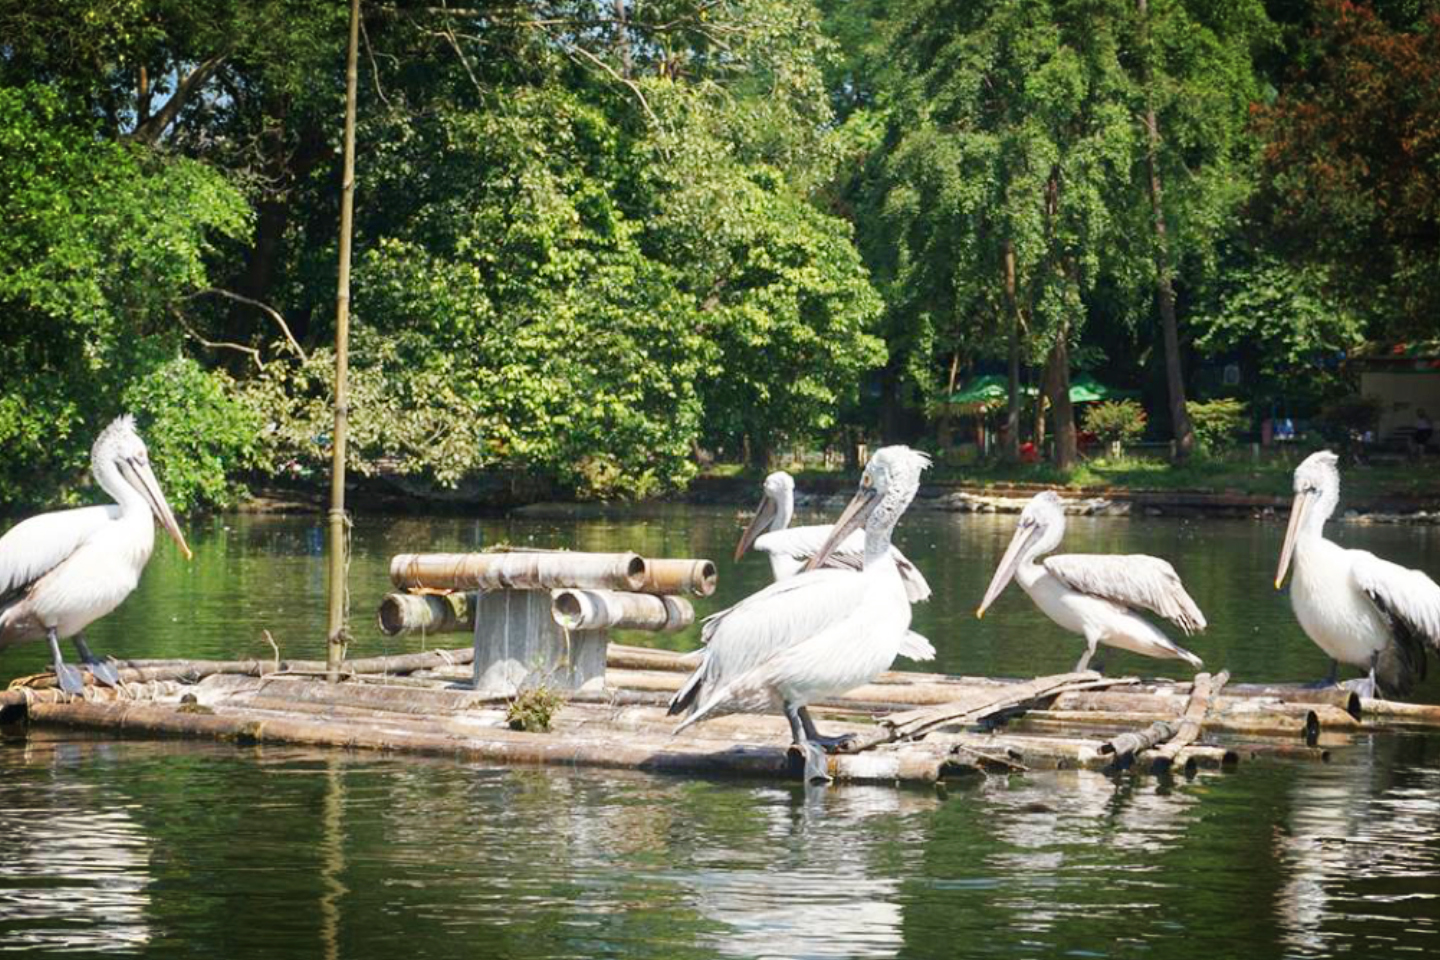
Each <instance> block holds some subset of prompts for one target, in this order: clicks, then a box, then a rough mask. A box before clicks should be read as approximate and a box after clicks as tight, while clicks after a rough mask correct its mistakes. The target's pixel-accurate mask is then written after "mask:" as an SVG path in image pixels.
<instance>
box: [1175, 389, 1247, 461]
mask: <svg viewBox="0 0 1440 960" xmlns="http://www.w3.org/2000/svg"><path fill="white" fill-rule="evenodd" d="M1185 410H1186V412H1187V413H1189V414H1190V426H1191V427H1193V428H1194V430H1195V440H1196V442H1197V443H1198V444H1199V446H1200V448H1201V449H1202V450H1207V451H1210V450H1216V449H1219V447H1220V446H1221V445H1223V444H1224V443H1225V441H1227V440H1232V439H1234V437H1235V435H1236V434H1238V433H1239V432H1240V431H1241V430H1243V429H1244V428H1245V424H1246V422H1247V420H1248V419H1249V416H1248V414H1247V413H1246V412H1245V404H1244V403H1242V402H1240V401H1239V400H1233V399H1224V400H1211V401H1209V402H1208V403H1187V404H1185Z"/></svg>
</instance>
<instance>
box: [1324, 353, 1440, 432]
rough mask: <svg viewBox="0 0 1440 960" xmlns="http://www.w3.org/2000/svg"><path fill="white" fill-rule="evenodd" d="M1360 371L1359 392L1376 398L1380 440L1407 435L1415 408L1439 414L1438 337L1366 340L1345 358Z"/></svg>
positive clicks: (1430, 416)
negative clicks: (1398, 340)
mask: <svg viewBox="0 0 1440 960" xmlns="http://www.w3.org/2000/svg"><path fill="white" fill-rule="evenodd" d="M1346 365H1347V366H1348V367H1349V368H1350V369H1351V370H1358V371H1359V372H1360V393H1361V395H1362V396H1366V397H1374V398H1376V399H1377V400H1379V401H1380V423H1379V424H1378V426H1377V429H1376V434H1377V436H1378V437H1379V438H1380V439H1381V440H1391V439H1398V438H1408V436H1409V434H1410V432H1411V431H1412V430H1414V428H1415V418H1416V416H1417V414H1418V412H1419V411H1421V410H1423V411H1425V414H1426V416H1427V418H1428V419H1430V420H1431V421H1434V420H1435V418H1436V417H1437V416H1440V341H1436V340H1420V341H1412V342H1410V343H1385V344H1382V343H1367V344H1365V345H1364V346H1362V347H1359V348H1357V349H1355V350H1353V351H1351V353H1350V356H1349V357H1348V358H1347V360H1346Z"/></svg>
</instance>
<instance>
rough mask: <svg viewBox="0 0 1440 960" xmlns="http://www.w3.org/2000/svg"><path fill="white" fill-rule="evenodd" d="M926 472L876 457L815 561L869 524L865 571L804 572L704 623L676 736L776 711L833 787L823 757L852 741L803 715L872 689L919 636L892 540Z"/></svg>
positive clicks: (675, 704) (917, 457) (813, 772)
mask: <svg viewBox="0 0 1440 960" xmlns="http://www.w3.org/2000/svg"><path fill="white" fill-rule="evenodd" d="M929 464H930V460H929V458H928V457H926V456H925V455H924V454H922V453H918V452H916V451H914V450H911V449H909V448H908V447H884V448H882V449H880V450H877V451H876V452H875V455H874V456H873V457H871V459H870V462H869V464H867V465H866V467H865V474H864V476H862V477H861V479H860V489H859V492H857V493H856V494H855V497H854V499H852V500H851V501H850V504H849V506H847V507H846V508H845V510H844V512H843V513H841V515H840V519H839V520H837V521H836V522H835V526H834V529H833V530H831V532H830V536H829V537H828V538H827V539H826V541H825V542H824V543H823V544H821V546H820V549H819V550H818V551H817V552H816V553H815V555H814V556H813V557H812V558H811V559H810V561H809V565H810V567H812V568H814V567H820V566H821V565H823V564H824V563H825V560H826V558H827V557H828V556H829V554H830V553H831V551H833V550H834V549H835V548H836V547H837V546H838V545H839V544H840V543H842V542H843V541H844V540H845V538H846V537H847V536H849V535H850V533H851V531H853V530H855V529H857V528H859V527H860V526H861V525H862V524H863V525H864V527H865V555H864V563H863V566H862V569H860V570H851V569H839V570H835V569H807V570H805V571H802V572H801V573H798V574H796V575H795V576H793V577H790V578H789V579H787V580H782V581H780V582H779V583H773V584H771V585H770V586H768V587H766V588H765V589H763V590H761V591H759V592H758V593H754V594H751V595H750V596H749V597H747V598H745V599H744V600H742V601H740V602H739V603H738V604H736V605H735V606H733V607H730V608H729V609H728V610H722V611H721V612H719V613H717V614H713V615H712V616H710V617H707V618H706V621H705V626H704V628H703V630H702V631H701V638H702V640H703V641H704V642H705V645H706V646H705V651H704V653H703V654H702V656H701V660H700V666H699V667H698V668H696V670H695V672H694V673H693V674H691V675H690V678H689V679H688V680H687V681H686V682H685V684H684V686H682V687H681V688H680V692H679V693H677V694H676V695H675V697H674V699H672V700H671V701H670V713H671V715H675V714H679V713H682V712H686V711H688V713H689V715H688V717H687V718H686V720H685V722H684V723H682V724H680V726H679V727H677V728H676V731H675V732H676V733H679V732H680V731H681V730H684V729H685V728H686V727H688V726H690V725H691V724H693V723H697V722H699V721H700V720H703V719H705V718H706V717H712V716H722V715H724V714H727V713H741V712H745V713H759V712H766V711H771V710H775V709H777V708H778V709H779V710H780V711H781V712H783V713H784V714H785V718H786V719H787V720H788V721H789V722H790V735H791V737H792V739H793V740H794V742H795V745H796V746H797V747H798V748H799V749H800V751H801V752H802V754H803V755H804V757H805V776H806V779H807V780H814V779H821V780H823V779H827V776H826V773H825V760H824V755H823V751H825V750H834V749H836V748H838V747H839V746H840V745H841V744H843V743H844V741H845V740H846V739H847V738H845V737H824V736H821V735H820V733H819V732H818V731H817V730H816V729H815V724H814V722H813V721H812V720H811V719H810V715H809V713H808V712H807V711H806V709H805V706H806V704H808V703H810V702H811V701H813V700H817V699H820V698H822V697H827V696H833V695H834V694H838V693H843V692H845V691H846V690H849V689H851V688H852V687H856V686H859V685H860V684H862V683H868V682H869V681H871V680H873V679H874V678H875V677H876V676H878V675H879V674H880V673H881V672H882V671H883V670H885V669H886V668H887V667H889V666H890V664H891V662H892V661H893V660H894V659H895V656H896V654H897V653H899V652H900V649H901V647H902V645H904V644H905V643H907V639H908V638H909V637H912V636H915V635H914V634H911V633H910V601H909V600H908V599H907V598H906V595H905V584H904V582H903V581H902V580H901V579H900V572H899V570H898V569H897V567H896V564H895V558H894V555H893V553H892V551H891V549H890V534H891V531H892V530H894V528H895V523H896V521H898V520H899V519H900V515H901V514H902V513H904V512H905V508H906V507H907V506H909V505H910V501H911V500H912V499H914V497H915V491H916V490H917V489H919V486H920V473H921V471H922V470H924V469H925V468H926V467H927V466H929Z"/></svg>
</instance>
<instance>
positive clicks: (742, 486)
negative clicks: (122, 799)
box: [222, 474, 1440, 525]
mask: <svg viewBox="0 0 1440 960" xmlns="http://www.w3.org/2000/svg"><path fill="white" fill-rule="evenodd" d="M854 484H855V480H854V478H852V477H849V476H848V475H845V474H836V475H835V476H834V477H826V478H807V483H806V487H807V489H806V492H804V493H799V494H797V495H796V498H795V499H796V505H797V506H798V507H801V508H804V509H808V510H816V511H827V510H839V509H841V508H842V507H843V506H844V505H845V503H846V502H847V501H848V500H849V498H850V495H851V493H852V490H853V487H854ZM757 486H758V484H757V483H756V482H755V481H754V479H753V478H750V477H743V476H741V477H701V478H698V479H697V480H696V481H695V483H693V484H692V485H691V487H690V488H689V489H688V490H686V491H684V492H683V493H678V494H671V495H668V496H663V497H655V498H651V499H648V500H634V501H587V500H537V501H533V502H529V503H516V502H508V503H507V502H497V501H495V500H490V499H488V498H485V497H484V496H478V497H467V496H463V495H462V496H457V495H455V494H454V493H453V492H450V493H449V494H448V495H437V496H428V495H423V494H419V493H416V492H414V491H398V490H396V491H386V490H381V489H377V488H373V487H371V488H368V489H367V488H364V487H361V488H356V489H353V490H351V491H350V492H349V493H348V494H347V499H348V500H349V502H350V505H351V506H352V507H354V508H359V509H362V510H367V511H380V512H385V513H397V514H415V515H420V516H425V515H430V516H447V515H455V514H464V515H469V516H475V515H480V516H513V517H519V518H527V519H589V518H594V519H600V518H606V517H623V516H632V515H636V514H641V513H645V512H647V511H651V510H654V509H656V508H660V507H664V506H667V505H676V504H692V505H696V506H720V507H735V508H737V509H745V510H749V509H752V508H753V507H754V505H755V502H756V498H757V494H756V487H757ZM1042 490H1054V491H1055V492H1057V493H1058V494H1059V495H1060V496H1061V498H1062V499H1064V501H1065V504H1066V512H1067V513H1069V514H1071V515H1077V516H1111V517H1187V518H1195V517H1221V518H1226V519H1250V520H1266V519H1273V518H1275V517H1276V516H1283V515H1286V514H1288V513H1289V509H1290V497H1288V496H1275V495H1271V494H1257V493H1244V492H1241V491H1238V490H1155V489H1139V488H1127V487H1114V486H1107V487H1064V486H1058V485H1049V484H1039V483H997V484H989V485H979V484H974V483H965V482H963V481H949V480H941V481H936V482H933V483H927V484H925V485H923V486H922V487H921V488H920V492H919V494H918V495H917V496H916V498H915V501H914V503H913V504H912V505H911V509H912V510H920V511H924V512H928V513H1019V512H1020V511H1021V510H1022V509H1023V508H1024V506H1025V504H1026V503H1027V502H1028V501H1029V500H1030V498H1031V497H1033V496H1034V495H1035V494H1036V493H1039V492H1040V491H1042ZM325 497H326V494H325V492H323V491H319V490H316V491H309V490H303V489H294V488H274V487H269V488H267V487H261V488H258V489H257V490H256V492H255V493H254V494H253V495H252V496H251V497H249V498H248V499H246V500H244V501H242V502H241V503H239V504H237V505H236V506H234V507H232V508H230V510H228V511H222V512H229V513H241V514H262V515H263V514H308V513H317V514H318V513H324V512H325V510H326V507H327V504H326V500H325ZM1341 506H1342V509H1341V511H1340V512H1339V513H1338V514H1337V515H1336V517H1335V519H1336V520H1337V521H1339V522H1341V523H1359V524H1411V525H1432V524H1440V497H1417V496H1412V495H1404V494H1401V495H1393V496H1378V497H1372V498H1364V499H1360V500H1357V501H1355V502H1346V501H1344V500H1342V502H1341Z"/></svg>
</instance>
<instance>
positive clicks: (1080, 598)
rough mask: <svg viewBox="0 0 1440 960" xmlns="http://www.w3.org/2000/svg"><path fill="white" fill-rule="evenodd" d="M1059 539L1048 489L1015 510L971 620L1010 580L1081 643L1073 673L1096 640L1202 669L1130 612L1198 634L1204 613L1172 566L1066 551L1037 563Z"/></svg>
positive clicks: (1061, 525)
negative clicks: (1011, 531)
mask: <svg viewBox="0 0 1440 960" xmlns="http://www.w3.org/2000/svg"><path fill="white" fill-rule="evenodd" d="M1064 536H1065V510H1064V508H1063V506H1062V505H1061V502H1060V498H1059V496H1057V495H1056V494H1055V493H1054V492H1053V491H1050V490H1046V491H1045V492H1044V493H1041V494H1037V495H1036V496H1035V497H1034V499H1032V500H1031V501H1030V502H1029V503H1028V504H1026V505H1025V509H1024V511H1022V512H1021V514H1020V522H1019V524H1018V526H1017V528H1016V530H1015V537H1014V539H1012V540H1011V541H1010V547H1009V549H1007V550H1006V551H1005V556H1004V558H1002V559H1001V561H1000V566H999V568H998V569H996V571H995V577H994V579H992V580H991V581H990V588H989V589H988V590H986V591H985V599H984V600H983V601H981V603H980V608H979V609H978V610H976V611H975V615H976V616H977V617H983V616H984V615H985V611H986V610H987V609H989V607H990V604H992V603H994V602H995V598H996V597H998V596H1000V591H1002V590H1004V589H1005V585H1006V584H1008V583H1009V582H1010V578H1011V577H1015V578H1016V579H1018V580H1019V581H1020V587H1021V589H1023V590H1024V591H1025V592H1026V593H1028V594H1029V595H1030V599H1031V600H1034V601H1035V605H1036V606H1037V607H1039V608H1040V609H1041V611H1043V612H1044V614H1045V615H1046V616H1047V617H1049V618H1050V619H1051V620H1054V621H1055V622H1056V623H1058V624H1059V625H1060V626H1062V627H1064V628H1065V629H1066V630H1070V631H1073V632H1075V633H1078V634H1080V635H1082V636H1083V637H1084V638H1085V643H1086V647H1085V653H1084V655H1083V656H1082V657H1081V658H1080V662H1079V663H1077V664H1075V670H1076V672H1077V673H1078V672H1079V671H1081V670H1084V669H1085V668H1086V667H1087V666H1088V665H1089V663H1090V658H1091V657H1093V656H1094V655H1095V648H1096V646H1097V645H1098V644H1102V643H1103V644H1105V645H1107V646H1111V647H1119V648H1120V649H1122V650H1130V651H1133V652H1134V653H1142V654H1144V655H1145V656H1147V657H1160V658H1162V659H1174V660H1184V661H1185V662H1186V663H1188V664H1190V665H1191V666H1192V667H1200V666H1202V664H1201V661H1200V658H1199V657H1197V656H1195V654H1193V653H1191V652H1190V651H1189V650H1186V649H1184V648H1183V647H1179V646H1176V645H1175V644H1174V643H1172V642H1171V640H1170V638H1169V637H1167V636H1165V634H1163V633H1161V632H1160V630H1159V629H1158V628H1157V627H1156V626H1155V625H1154V624H1152V623H1150V621H1148V620H1146V619H1145V618H1143V617H1141V616H1140V615H1139V614H1138V613H1136V612H1135V611H1136V610H1137V609H1140V610H1149V611H1150V612H1151V613H1157V614H1159V615H1160V616H1162V617H1164V618H1165V619H1166V620H1169V621H1170V622H1171V623H1173V624H1175V625H1176V626H1177V627H1179V628H1180V629H1181V630H1183V631H1184V632H1185V633H1187V634H1190V633H1195V632H1197V631H1200V630H1204V629H1205V615H1204V614H1202V613H1201V612H1200V608H1199V607H1198V606H1196V605H1195V601H1194V600H1192V599H1190V594H1188V593H1186V592H1185V587H1184V586H1182V585H1181V583H1180V578H1179V576H1177V575H1176V573H1175V568H1174V567H1172V566H1170V564H1168V563H1166V562H1165V561H1164V560H1161V559H1160V558H1159V557H1147V556H1144V555H1143V554H1128V555H1121V556H1107V555H1103V554H1086V553H1072V554H1062V555H1061V556H1056V557H1049V558H1047V559H1045V560H1040V559H1039V558H1040V557H1043V556H1044V555H1045V554H1047V553H1049V552H1050V551H1051V550H1054V549H1055V548H1056V547H1058V546H1059V545H1060V541H1061V539H1062V538H1063V537H1064ZM1037 561H1038V562H1037Z"/></svg>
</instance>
